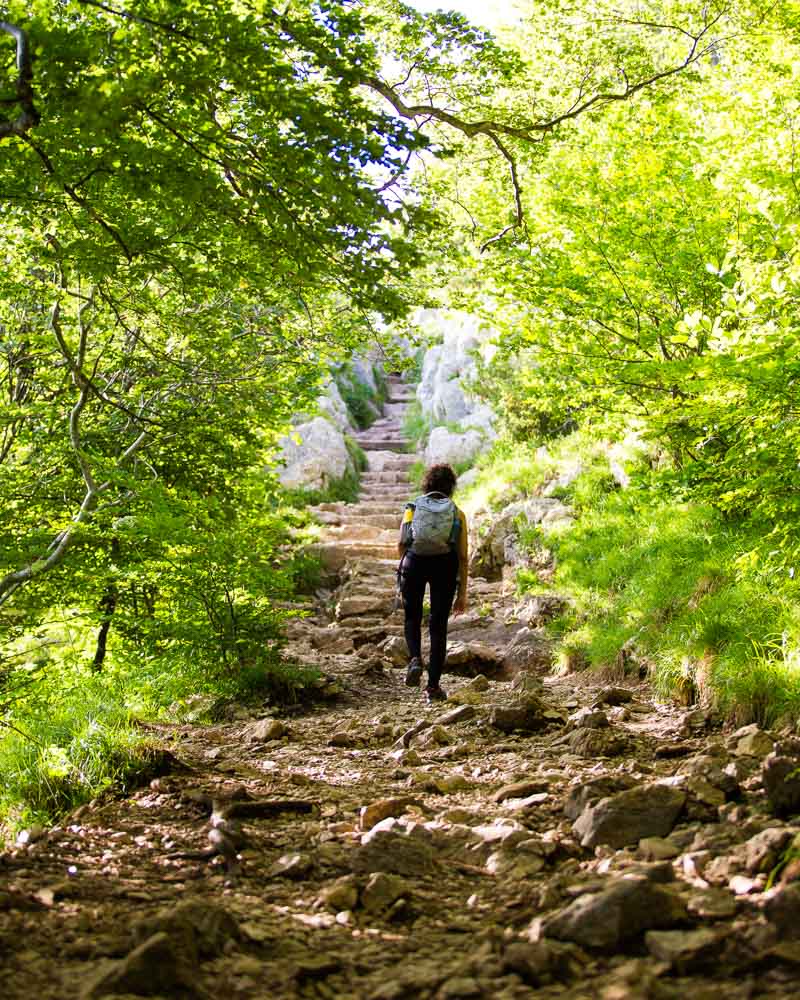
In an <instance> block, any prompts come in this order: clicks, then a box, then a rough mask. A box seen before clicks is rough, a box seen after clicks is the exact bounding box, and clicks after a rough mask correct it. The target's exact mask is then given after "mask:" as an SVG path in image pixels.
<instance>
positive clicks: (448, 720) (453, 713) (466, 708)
mask: <svg viewBox="0 0 800 1000" xmlns="http://www.w3.org/2000/svg"><path fill="white" fill-rule="evenodd" d="M474 717H475V709H474V708H473V707H472V705H460V706H459V707H458V708H451V709H450V711H449V712H445V713H444V715H441V716H439V725H440V726H453V725H455V724H456V723H457V722H465V721H466V720H467V719H473V718H474Z"/></svg>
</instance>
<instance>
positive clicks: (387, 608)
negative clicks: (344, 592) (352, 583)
mask: <svg viewBox="0 0 800 1000" xmlns="http://www.w3.org/2000/svg"><path fill="white" fill-rule="evenodd" d="M394 604H395V597H394V594H390V595H385V594H371V595H369V594H368V595H364V596H360V597H343V598H342V599H341V600H340V601H339V602H338V603H337V605H336V618H337V619H338V620H339V621H341V620H342V619H343V618H353V617H356V616H358V617H359V618H360V617H361V616H362V615H366V614H369V613H372V614H379V615H380V614H383V615H388V614H390V613H391V611H392V610H393V609H394Z"/></svg>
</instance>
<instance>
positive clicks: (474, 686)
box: [467, 674, 490, 693]
mask: <svg viewBox="0 0 800 1000" xmlns="http://www.w3.org/2000/svg"><path fill="white" fill-rule="evenodd" d="M467 687H468V688H470V689H471V690H472V691H478V692H479V693H480V692H482V691H488V690H489V687H490V685H489V678H488V677H487V676H486V675H485V674H477V675H476V676H475V677H473V678H472V680H471V681H470V682H469V684H467Z"/></svg>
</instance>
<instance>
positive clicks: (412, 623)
mask: <svg viewBox="0 0 800 1000" xmlns="http://www.w3.org/2000/svg"><path fill="white" fill-rule="evenodd" d="M426 585H430V591H431V593H430V596H431V619H430V633H431V653H430V659H429V662H428V687H438V686H439V678H440V677H441V676H442V668H443V667H444V661H445V657H446V655H447V619H448V618H449V617H450V609H451V608H452V607H453V598H454V597H455V595H456V587H457V586H458V555H457V553H455V552H448V553H446V554H445V555H442V556H415V555H414V553H413V552H408V553H406V555H405V558H404V559H403V565H402V570H401V573H400V589H401V591H402V594H403V606H404V608H405V612H406V623H405V633H406V645H407V646H408V652H409V653H410V654H411V657H412V658H413V657H415V656H416V657H418V658H419V659H420V660H421V659H422V601H423V598H424V597H425V587H426Z"/></svg>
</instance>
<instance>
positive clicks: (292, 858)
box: [267, 853, 314, 881]
mask: <svg viewBox="0 0 800 1000" xmlns="http://www.w3.org/2000/svg"><path fill="white" fill-rule="evenodd" d="M313 867H314V862H313V860H312V859H311V858H310V857H309V856H308V855H307V854H299V853H298V854H283V855H281V857H279V858H278V860H277V861H276V862H275V863H274V864H273V865H272V867H271V868H270V869H269V871H268V873H267V874H268V875H269V876H270V878H288V879H294V880H297V881H301V880H302V879H304V878H306V876H307V875H308V874H309V873H310V872H311V870H312V869H313Z"/></svg>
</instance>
